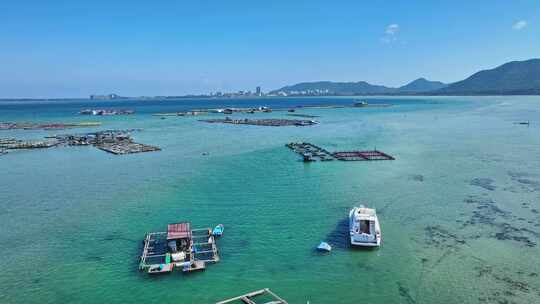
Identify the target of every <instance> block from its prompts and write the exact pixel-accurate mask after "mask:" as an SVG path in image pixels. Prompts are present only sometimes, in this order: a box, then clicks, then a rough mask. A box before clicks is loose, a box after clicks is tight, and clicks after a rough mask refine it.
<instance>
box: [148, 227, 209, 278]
mask: <svg viewBox="0 0 540 304" xmlns="http://www.w3.org/2000/svg"><path fill="white" fill-rule="evenodd" d="M217 262H219V254H218V249H217V246H216V240H215V238H214V236H213V235H212V229H210V228H202V229H192V228H191V223H189V222H181V223H176V224H169V225H168V226H167V231H166V232H150V233H147V234H146V237H145V239H144V247H143V250H142V254H141V258H140V263H139V270H141V271H146V272H147V273H149V274H161V273H169V272H172V271H173V270H174V269H178V270H180V271H182V272H184V273H189V272H193V271H202V270H204V269H205V268H206V264H208V263H217Z"/></svg>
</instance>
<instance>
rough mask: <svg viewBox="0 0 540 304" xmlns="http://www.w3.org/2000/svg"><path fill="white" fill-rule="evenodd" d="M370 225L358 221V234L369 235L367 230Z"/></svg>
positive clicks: (363, 221)
mask: <svg viewBox="0 0 540 304" xmlns="http://www.w3.org/2000/svg"><path fill="white" fill-rule="evenodd" d="M369 228H370V224H369V221H367V220H362V221H360V233H366V234H371V231H370V230H369Z"/></svg>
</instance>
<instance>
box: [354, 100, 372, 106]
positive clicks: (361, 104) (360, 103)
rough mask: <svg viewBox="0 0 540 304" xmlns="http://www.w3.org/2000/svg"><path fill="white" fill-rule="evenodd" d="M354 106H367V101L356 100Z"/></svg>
mask: <svg viewBox="0 0 540 304" xmlns="http://www.w3.org/2000/svg"><path fill="white" fill-rule="evenodd" d="M354 106H355V107H367V106H369V104H368V102H367V101H365V100H358V101H356V102H355V103H354Z"/></svg>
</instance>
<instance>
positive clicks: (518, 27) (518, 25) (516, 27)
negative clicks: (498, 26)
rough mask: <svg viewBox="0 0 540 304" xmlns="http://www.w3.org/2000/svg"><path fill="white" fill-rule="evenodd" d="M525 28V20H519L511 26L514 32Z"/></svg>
mask: <svg viewBox="0 0 540 304" xmlns="http://www.w3.org/2000/svg"><path fill="white" fill-rule="evenodd" d="M526 26H527V21H525V20H519V21H517V22H516V23H514V25H512V28H513V29H514V30H516V31H519V30H522V29H524V28H525V27H526Z"/></svg>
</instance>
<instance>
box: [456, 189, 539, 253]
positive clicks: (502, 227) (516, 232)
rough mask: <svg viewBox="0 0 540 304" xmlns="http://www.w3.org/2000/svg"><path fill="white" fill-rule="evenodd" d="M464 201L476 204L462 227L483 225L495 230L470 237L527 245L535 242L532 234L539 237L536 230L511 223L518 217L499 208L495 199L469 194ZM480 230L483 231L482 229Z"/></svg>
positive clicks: (529, 245) (533, 244) (532, 244)
mask: <svg viewBox="0 0 540 304" xmlns="http://www.w3.org/2000/svg"><path fill="white" fill-rule="evenodd" d="M465 202H466V203H467V204H472V205H476V207H475V209H474V210H473V211H472V215H471V217H470V219H469V220H467V221H465V222H464V223H463V224H462V228H466V227H468V226H475V225H484V226H489V227H491V228H493V229H494V230H495V232H492V233H489V234H487V235H476V237H474V236H473V237H472V238H478V237H490V238H495V239H497V240H500V241H506V240H511V241H516V242H518V243H522V244H524V245H525V246H528V247H535V246H536V242H535V241H533V240H532V239H531V238H530V237H531V236H532V237H536V238H538V237H540V234H539V233H537V232H536V231H533V230H530V229H527V228H520V227H516V226H515V225H513V224H511V223H513V222H516V221H517V220H518V218H517V217H515V216H513V215H512V214H511V212H509V211H504V210H502V209H500V208H499V207H498V206H497V205H496V203H495V201H493V200H491V199H489V198H483V197H474V196H470V197H468V198H467V199H465ZM482 231H484V229H483V230H482Z"/></svg>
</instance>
